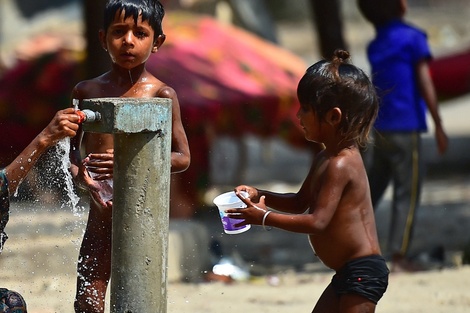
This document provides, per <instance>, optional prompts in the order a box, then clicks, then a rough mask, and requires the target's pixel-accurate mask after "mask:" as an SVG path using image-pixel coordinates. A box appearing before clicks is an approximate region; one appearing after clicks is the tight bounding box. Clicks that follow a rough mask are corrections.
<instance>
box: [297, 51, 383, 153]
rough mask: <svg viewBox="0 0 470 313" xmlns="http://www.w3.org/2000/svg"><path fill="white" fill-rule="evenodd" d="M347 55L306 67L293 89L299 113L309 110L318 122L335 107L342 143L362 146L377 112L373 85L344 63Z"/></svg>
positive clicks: (360, 72)
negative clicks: (350, 141)
mask: <svg viewBox="0 0 470 313" xmlns="http://www.w3.org/2000/svg"><path fill="white" fill-rule="evenodd" d="M349 58H350V55H349V52H347V51H344V50H336V51H335V52H334V56H333V59H332V60H331V61H326V60H322V61H319V62H317V63H315V64H313V65H312V66H310V67H309V68H308V69H307V71H306V73H305V75H304V76H303V77H302V78H301V80H300V82H299V85H298V87H297V96H298V98H299V102H300V105H301V106H302V108H303V109H305V110H309V109H313V110H314V112H315V113H316V114H317V115H318V117H319V119H320V120H322V119H323V118H324V117H325V115H326V113H327V112H328V111H329V110H330V109H332V108H334V107H338V108H340V109H341V112H342V120H341V122H340V125H339V131H340V132H341V134H342V135H343V136H344V137H345V140H350V139H352V140H355V141H356V142H357V144H358V145H359V146H361V147H363V146H365V144H366V143H367V141H368V138H369V132H370V130H371V128H372V126H373V124H374V121H375V118H376V116H377V112H378V109H379V103H378V97H377V93H376V91H375V87H374V85H373V84H372V83H371V81H370V80H369V78H368V77H367V75H366V74H365V73H364V72H363V71H362V70H361V69H360V68H358V67H356V66H354V65H352V64H350V63H349V62H348V60H349Z"/></svg>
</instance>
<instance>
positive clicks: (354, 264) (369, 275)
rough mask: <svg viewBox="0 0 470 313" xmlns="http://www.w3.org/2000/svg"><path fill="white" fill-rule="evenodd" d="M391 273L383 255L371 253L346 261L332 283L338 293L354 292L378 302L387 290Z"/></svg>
mask: <svg viewBox="0 0 470 313" xmlns="http://www.w3.org/2000/svg"><path fill="white" fill-rule="evenodd" d="M389 273H390V271H389V270H388V267H387V264H386V263H385V259H384V258H383V257H382V256H380V255H370V256H366V257H362V258H358V259H354V260H351V261H349V262H348V263H346V265H344V266H343V267H342V268H341V269H340V270H339V271H338V272H336V274H335V275H334V276H333V279H332V280H331V284H332V285H333V288H334V290H335V292H336V293H337V294H338V295H344V294H348V293H354V294H357V295H360V296H363V297H364V298H367V299H369V300H370V301H372V302H374V303H375V304H377V302H378V301H379V300H380V298H382V296H383V294H384V293H385V291H386V290H387V286H388V274H389Z"/></svg>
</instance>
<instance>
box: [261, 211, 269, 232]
mask: <svg viewBox="0 0 470 313" xmlns="http://www.w3.org/2000/svg"><path fill="white" fill-rule="evenodd" d="M269 213H271V211H266V212H265V213H264V215H263V221H262V222H261V225H262V226H263V228H264V230H267V231H269V230H271V229H272V227H266V225H264V223H265V222H266V218H267V217H268V215H269Z"/></svg>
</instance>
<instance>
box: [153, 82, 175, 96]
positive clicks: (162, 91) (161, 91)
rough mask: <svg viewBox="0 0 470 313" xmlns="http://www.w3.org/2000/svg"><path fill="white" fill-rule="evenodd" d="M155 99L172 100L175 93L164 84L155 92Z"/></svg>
mask: <svg viewBox="0 0 470 313" xmlns="http://www.w3.org/2000/svg"><path fill="white" fill-rule="evenodd" d="M157 97H161V98H170V99H174V98H175V97H176V91H175V90H174V89H173V88H171V87H170V86H168V85H166V84H162V85H161V86H160V88H158V90H157Z"/></svg>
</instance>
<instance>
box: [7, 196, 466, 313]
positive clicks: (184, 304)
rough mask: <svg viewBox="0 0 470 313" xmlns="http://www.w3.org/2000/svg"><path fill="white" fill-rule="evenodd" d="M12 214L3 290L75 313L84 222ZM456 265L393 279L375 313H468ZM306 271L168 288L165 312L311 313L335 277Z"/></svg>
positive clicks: (43, 310)
mask: <svg viewBox="0 0 470 313" xmlns="http://www.w3.org/2000/svg"><path fill="white" fill-rule="evenodd" d="M12 209H13V210H12V212H13V213H12V217H11V223H10V224H9V225H8V230H9V235H10V239H9V240H8V242H7V245H6V249H5V250H4V252H3V253H2V256H1V258H0V272H1V273H2V278H1V282H0V285H1V287H6V288H9V289H12V290H16V291H18V292H20V293H21V294H22V295H23V296H24V298H25V299H26V301H27V303H28V309H29V312H30V313H39V312H40V313H52V312H58V313H69V312H70V313H72V312H73V297H74V292H75V268H76V258H77V254H78V247H79V243H80V240H81V236H82V232H83V228H84V225H85V223H84V221H85V218H86V214H85V213H84V212H81V213H79V214H72V212H71V211H69V210H67V209H58V210H55V211H54V210H52V211H47V210H39V211H34V210H32V211H30V212H28V211H26V210H24V209H22V208H20V207H17V206H16V205H15V204H14V205H13V206H12ZM170 248H171V246H170ZM458 263H459V262H456V264H457V265H454V266H452V265H450V266H446V267H445V268H440V269H434V270H429V271H425V272H419V273H413V274H409V273H408V274H398V273H397V274H392V275H391V278H390V285H389V289H388V291H387V293H386V294H385V296H384V298H383V299H382V300H381V301H380V302H379V306H378V309H377V312H383V313H387V312H390V313H391V312H393V313H396V312H414V313H415V312H433V313H439V312H442V313H444V312H446V313H447V312H453V313H459V312H462V313H463V312H469V310H470V294H469V293H468V283H469V282H470V278H469V277H470V266H465V265H464V266H462V265H458ZM305 269H306V270H304V271H302V272H295V271H294V270H293V269H283V270H279V271H272V273H273V274H272V275H271V276H254V277H252V278H250V279H248V280H245V281H235V282H233V283H231V284H226V283H221V282H211V283H206V282H204V283H178V282H169V284H168V287H167V294H168V303H167V312H172V313H176V312H196V313H197V312H200V313H212V312H213V313H219V312H221V311H222V310H223V312H224V313H232V312H233V313H235V312H236V313H239V312H265V313H269V312H278V313H282V312H285V313H291V312H311V309H312V308H313V306H314V304H315V302H316V300H317V299H318V297H319V296H320V295H321V293H322V291H323V290H324V288H325V287H326V285H327V284H328V283H329V281H330V279H331V276H332V272H331V271H329V270H327V269H326V268H324V267H323V265H321V264H320V263H314V264H312V266H311V267H308V266H306V267H305ZM108 298H109V297H108ZM108 301H109V299H108ZM108 303H109V302H108ZM107 312H109V311H107Z"/></svg>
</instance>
